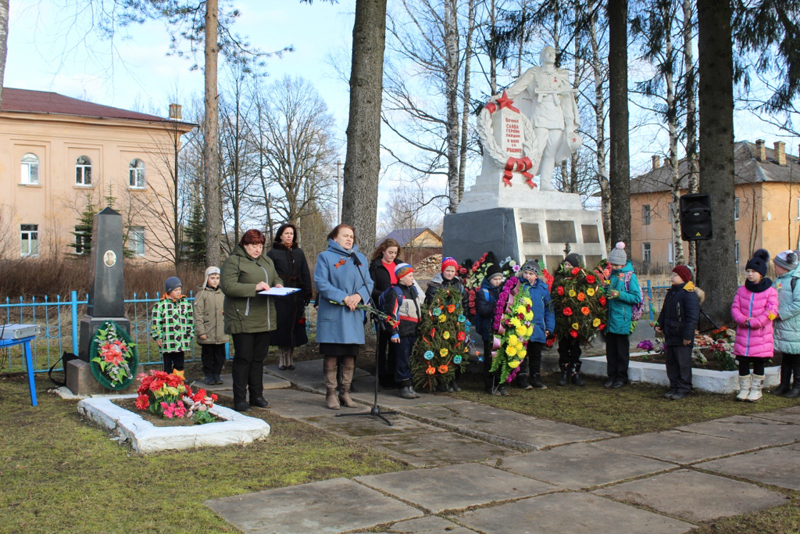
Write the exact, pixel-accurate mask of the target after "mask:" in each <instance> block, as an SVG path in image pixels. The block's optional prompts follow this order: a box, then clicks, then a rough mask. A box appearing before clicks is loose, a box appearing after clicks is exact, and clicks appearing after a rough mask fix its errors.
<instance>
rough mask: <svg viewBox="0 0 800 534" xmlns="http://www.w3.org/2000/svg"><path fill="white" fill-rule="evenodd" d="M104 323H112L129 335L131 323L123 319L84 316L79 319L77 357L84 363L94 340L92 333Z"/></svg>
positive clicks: (87, 358)
mask: <svg viewBox="0 0 800 534" xmlns="http://www.w3.org/2000/svg"><path fill="white" fill-rule="evenodd" d="M106 321H114V322H115V323H117V324H118V325H119V326H120V327H121V328H122V329H124V330H125V332H127V333H128V334H129V335H130V333H131V323H130V321H128V320H127V319H126V318H125V317H92V316H89V315H87V316H85V317H84V318H83V319H81V325H80V338H79V342H78V357H79V358H80V359H81V360H83V361H85V362H88V361H89V348H90V347H91V345H92V340H93V339H94V333H95V332H97V329H98V328H100V325H102V324H103V323H105V322H106Z"/></svg>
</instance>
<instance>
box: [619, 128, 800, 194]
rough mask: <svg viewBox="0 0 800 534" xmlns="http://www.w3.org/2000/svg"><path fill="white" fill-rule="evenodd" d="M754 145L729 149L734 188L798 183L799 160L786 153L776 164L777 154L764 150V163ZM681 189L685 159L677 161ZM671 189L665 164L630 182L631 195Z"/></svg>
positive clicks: (669, 171)
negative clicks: (731, 152)
mask: <svg viewBox="0 0 800 534" xmlns="http://www.w3.org/2000/svg"><path fill="white" fill-rule="evenodd" d="M756 150H757V149H756V144H755V143H751V142H749V141H739V142H737V143H734V146H733V162H734V174H735V180H736V185H740V184H753V183H759V182H790V181H791V182H798V183H800V158H798V157H797V156H792V155H790V154H786V165H779V164H778V162H777V153H776V151H775V149H773V148H767V147H765V148H764V150H765V153H766V158H765V161H759V160H758V159H757V157H756ZM678 172H679V174H680V177H681V189H688V188H689V186H688V180H689V178H688V175H689V163H688V161H687V160H686V158H684V159H682V160H680V161H679V162H678ZM671 190H672V167H671V166H670V165H669V164H668V163H665V164H664V165H661V166H660V167H658V168H656V169H653V170H651V171H650V172H648V173H646V174H642V175H641V176H637V177H636V178H634V179H633V180H631V194H632V195H635V194H640V193H655V192H660V191H671Z"/></svg>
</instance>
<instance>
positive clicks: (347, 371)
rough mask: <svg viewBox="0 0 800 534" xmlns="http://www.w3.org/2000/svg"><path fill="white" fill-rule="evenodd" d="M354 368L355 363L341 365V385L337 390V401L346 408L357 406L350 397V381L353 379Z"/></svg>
mask: <svg viewBox="0 0 800 534" xmlns="http://www.w3.org/2000/svg"><path fill="white" fill-rule="evenodd" d="M355 370H356V366H355V365H348V364H344V365H342V387H341V389H340V390H339V402H340V403H342V404H343V405H345V406H347V407H348V408H358V404H356V403H355V402H353V399H351V398H350V383H351V382H352V381H353V373H354V372H355Z"/></svg>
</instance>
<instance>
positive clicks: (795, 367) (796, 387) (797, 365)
mask: <svg viewBox="0 0 800 534" xmlns="http://www.w3.org/2000/svg"><path fill="white" fill-rule="evenodd" d="M798 360H800V357H797V356H795V358H794V360H793V361H792V373H794V383H793V384H792V389H790V390H789V391H788V392H787V393H786V395H784V397H785V398H787V399H796V398H797V397H800V361H798Z"/></svg>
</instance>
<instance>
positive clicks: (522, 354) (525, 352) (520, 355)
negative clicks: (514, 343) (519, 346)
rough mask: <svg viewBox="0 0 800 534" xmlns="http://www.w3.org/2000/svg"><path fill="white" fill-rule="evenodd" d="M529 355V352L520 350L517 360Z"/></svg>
mask: <svg viewBox="0 0 800 534" xmlns="http://www.w3.org/2000/svg"><path fill="white" fill-rule="evenodd" d="M527 355H528V351H527V350H524V349H523V350H518V351H517V358H519V359H520V360H522V359H523V358H525V356H527Z"/></svg>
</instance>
